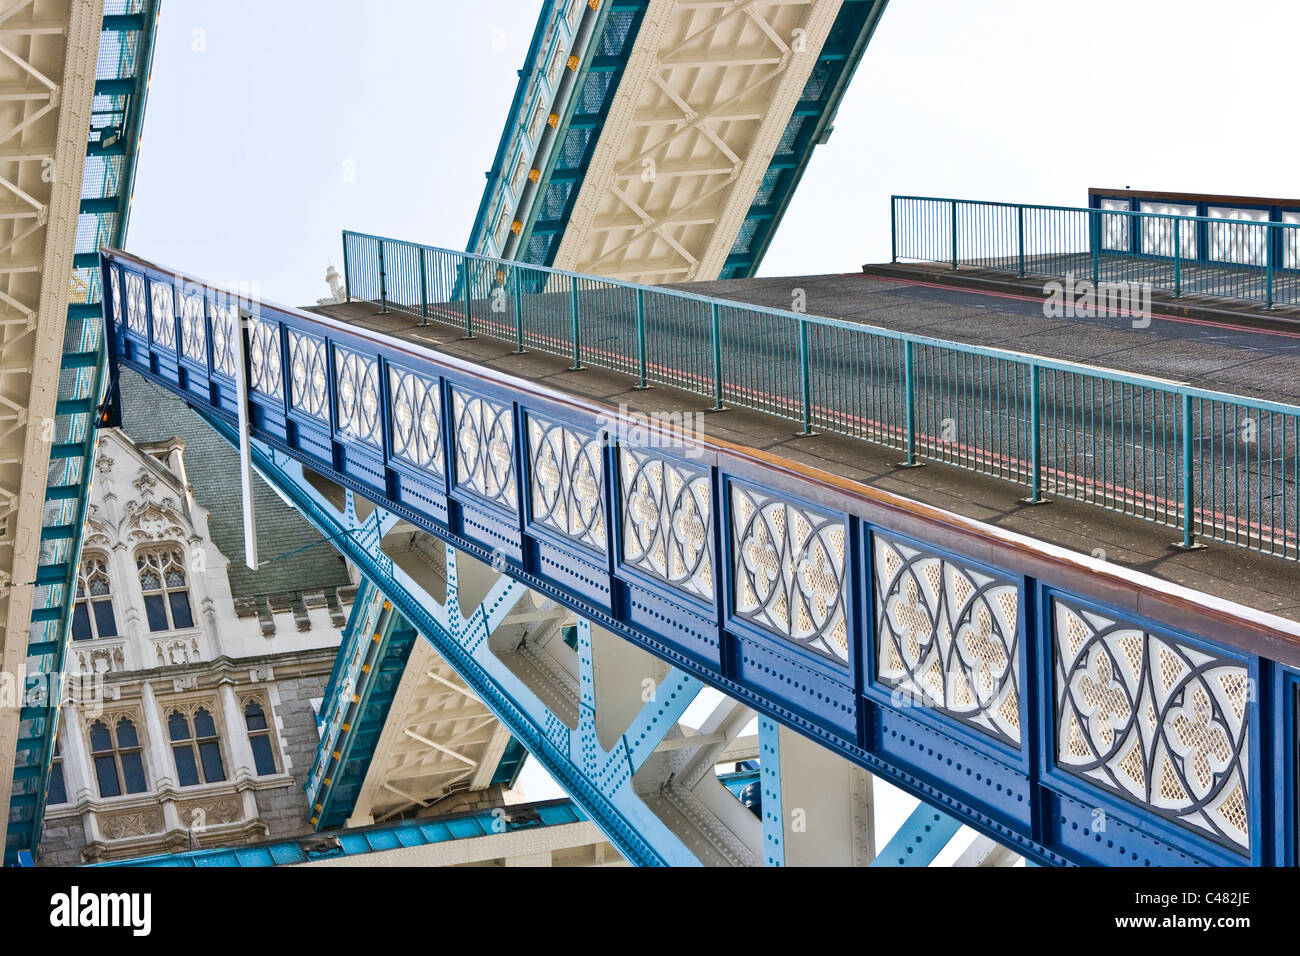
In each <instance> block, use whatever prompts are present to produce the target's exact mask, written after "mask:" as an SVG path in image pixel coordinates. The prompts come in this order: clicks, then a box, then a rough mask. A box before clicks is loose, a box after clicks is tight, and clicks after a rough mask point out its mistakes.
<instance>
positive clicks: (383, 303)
mask: <svg viewBox="0 0 1300 956" xmlns="http://www.w3.org/2000/svg"><path fill="white" fill-rule="evenodd" d="M375 241H376V242H377V243H379V311H380V312H387V311H388V290H387V287H386V286H385V284H384V280H385V276H384V240H382V239H376V240H375Z"/></svg>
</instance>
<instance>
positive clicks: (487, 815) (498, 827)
mask: <svg viewBox="0 0 1300 956" xmlns="http://www.w3.org/2000/svg"><path fill="white" fill-rule="evenodd" d="M502 810H504V811H505V812H504V813H502V812H501V811H502ZM585 819H587V817H586V816H585V815H584V814H583V812H582V811H581V810H580V809H579V808H578V807H576V806H574V804H573V803H572V802H570V801H568V800H551V801H547V802H545V803H532V804H524V805H519V806H512V807H503V808H499V809H498V810H485V811H479V812H472V813H457V814H449V815H447V816H442V817H437V818H434V819H428V820H406V821H403V822H402V823H396V824H389V825H387V826H375V827H361V828H356V829H351V830H338V831H334V832H329V833H321V834H319V835H316V836H310V837H305V838H302V839H298V840H275V841H272V842H268V843H251V844H248V845H247V846H239V847H226V848H222V849H214V850H191V851H189V852H188V853H158V854H155V855H153V856H144V857H139V858H137V859H134V860H120V861H115V862H112V863H96V864H94V865H95V866H97V867H123V866H144V867H181V868H185V869H190V868H195V867H211V866H229V867H267V866H293V865H295V864H299V863H315V862H317V861H320V860H329V859H334V858H337V857H349V856H364V855H366V854H370V853H382V852H384V851H385V850H399V849H403V848H406V847H417V846H430V845H432V844H436V843H448V842H451V841H454V840H468V839H473V838H474V837H484V836H492V835H493V834H497V833H515V832H518V831H520V830H534V829H538V828H541V827H554V826H563V825H565V824H569V823H581V822H582V821H583V820H585Z"/></svg>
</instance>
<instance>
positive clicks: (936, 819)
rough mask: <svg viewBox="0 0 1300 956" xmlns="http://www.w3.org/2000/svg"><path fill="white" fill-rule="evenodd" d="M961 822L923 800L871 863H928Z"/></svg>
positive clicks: (937, 853)
mask: <svg viewBox="0 0 1300 956" xmlns="http://www.w3.org/2000/svg"><path fill="white" fill-rule="evenodd" d="M960 827H961V823H960V822H959V821H958V820H956V819H954V818H953V817H950V816H948V814H946V813H944V812H943V811H942V810H936V809H935V808H934V807H932V806H930V805H929V804H927V803H925V802H924V801H922V803H921V804H920V805H919V806H918V807H917V808H916V809H915V810H913V811H912V813H911V815H910V816H908V818H907V819H906V820H904V821H903V825H902V826H900V827H899V828H898V832H897V833H895V834H894V836H893V837H892V838H891V839H890V841H889V842H888V843H886V844H885V846H884V849H882V850H881V851H880V853H879V855H878V856H877V857H876V859H875V862H874V863H872V864H871V865H872V866H885V867H892V866H929V865H930V864H931V863H932V862H933V861H934V858H935V857H936V856H938V855H939V852H940V851H941V850H942V849H943V848H944V847H945V846H947V845H948V841H949V840H951V839H952V838H953V835H954V834H955V833H956V832H957V830H958V829H960Z"/></svg>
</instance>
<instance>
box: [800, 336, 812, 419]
mask: <svg viewBox="0 0 1300 956" xmlns="http://www.w3.org/2000/svg"><path fill="white" fill-rule="evenodd" d="M799 381H800V385H801V386H802V388H801V390H802V392H803V431H801V432H800V433H799V434H800V435H811V434H813V430H812V373H811V370H810V368H809V363H808V320H807V319H800V320H799Z"/></svg>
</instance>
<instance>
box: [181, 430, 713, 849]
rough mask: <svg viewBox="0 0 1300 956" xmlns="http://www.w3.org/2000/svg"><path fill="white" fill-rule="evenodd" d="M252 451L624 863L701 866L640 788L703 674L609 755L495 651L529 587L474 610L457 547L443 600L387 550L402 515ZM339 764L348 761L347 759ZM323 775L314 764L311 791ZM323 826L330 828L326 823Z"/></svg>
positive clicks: (673, 686)
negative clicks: (364, 511) (360, 515)
mask: <svg viewBox="0 0 1300 956" xmlns="http://www.w3.org/2000/svg"><path fill="white" fill-rule="evenodd" d="M196 411H198V412H199V414H200V415H202V416H203V417H204V418H206V419H207V420H208V421H209V423H210V424H212V426H213V427H214V429H216V430H217V432H218V433H219V434H221V435H223V436H224V437H225V438H227V440H230V441H231V442H232V443H235V442H236V441H237V432H236V430H235V429H234V428H233V427H232V425H231V423H229V422H228V421H226V420H225V419H223V418H220V417H215V416H212V415H211V413H210V412H205V411H204V410H203V409H200V408H196ZM253 452H254V454H253V459H254V464H255V465H256V467H257V469H258V472H259V473H260V474H261V475H262V476H263V478H265V479H266V480H267V481H268V482H269V483H270V484H272V485H273V486H274V487H276V488H278V489H279V490H280V491H282V492H283V493H284V494H285V495H286V496H288V497H289V498H290V500H291V501H293V502H294V504H295V505H297V506H298V508H299V509H300V510H301V513H302V514H303V516H304V517H306V518H307V519H308V520H309V521H311V522H312V523H313V524H314V525H315V526H316V527H317V528H318V529H320V530H321V532H322V533H323V534H326V535H330V536H333V539H334V540H335V541H336V542H337V546H338V548H339V550H340V551H341V552H343V553H344V554H345V555H346V556H347V557H348V558H349V559H350V560H351V561H352V562H353V563H354V564H356V565H357V566H358V567H359V568H360V569H361V571H362V573H363V574H364V575H365V576H366V577H367V578H368V579H369V580H370V581H372V582H374V583H375V585H376V587H377V588H378V589H379V590H380V591H381V592H382V594H384V595H385V596H386V597H387V598H388V600H390V601H391V602H392V604H393V605H394V606H395V607H396V609H397V610H398V611H400V612H401V615H402V616H403V617H405V618H406V619H407V620H408V621H410V622H411V623H412V625H414V627H415V628H416V629H417V630H418V632H419V633H420V634H421V635H423V636H424V637H425V638H426V639H427V640H429V642H430V643H431V644H432V645H433V647H434V649H435V650H436V651H437V652H438V654H439V655H440V656H441V657H442V658H443V659H444V660H446V661H447V663H448V664H450V665H451V666H452V668H453V669H454V670H455V671H456V672H457V674H458V675H459V676H460V678H461V679H462V680H464V681H465V683H466V684H467V685H468V686H469V687H470V688H471V689H472V690H473V691H474V693H475V694H477V695H478V696H479V698H480V699H481V700H482V701H483V702H484V704H486V705H487V706H488V707H489V708H490V709H491V710H492V712H493V713H494V714H495V715H496V717H497V719H498V720H500V721H501V722H502V724H503V725H505V727H506V728H507V729H508V730H509V731H510V732H511V733H512V734H513V735H514V736H515V737H516V738H517V739H518V740H519V741H520V742H521V743H523V745H524V746H525V747H527V749H528V751H529V752H530V753H531V754H532V755H533V756H534V757H536V758H537V760H538V761H539V762H540V763H541V764H542V766H543V767H545V768H546V770H547V771H548V772H549V773H550V774H551V776H552V777H554V778H555V780H556V781H557V782H558V783H559V784H560V785H561V786H562V787H564V789H565V790H566V792H568V793H569V795H570V796H571V797H572V798H573V799H574V800H575V801H576V802H577V803H578V805H579V806H581V807H582V809H583V811H584V812H585V813H586V814H587V815H588V816H589V817H590V818H591V819H592V821H593V822H594V823H596V825H597V826H599V827H600V828H601V830H602V831H604V833H605V835H606V836H607V837H608V838H609V840H610V842H611V843H613V844H614V846H615V847H616V848H617V849H618V850H619V852H620V853H622V854H623V856H624V857H626V858H627V859H628V860H629V861H630V862H632V863H635V864H638V865H677V866H685V865H696V863H697V861H696V859H695V857H694V856H693V855H692V854H691V852H690V851H689V850H687V849H686V847H685V846H684V845H683V844H682V842H681V840H680V839H679V838H678V837H677V836H675V835H674V834H673V833H672V832H671V831H669V830H668V829H667V827H665V826H664V824H663V822H662V821H660V820H659V819H658V818H657V817H656V816H655V815H654V814H653V813H651V812H650V810H649V809H648V808H647V807H646V806H645V804H644V803H643V802H642V801H641V799H640V798H639V797H638V796H637V795H636V794H635V793H634V792H633V790H632V782H631V777H632V774H633V773H635V771H636V770H637V768H638V767H639V766H640V764H641V762H643V761H644V759H645V757H646V756H648V754H649V752H650V751H652V750H653V748H654V746H655V745H656V744H657V743H658V741H659V739H660V738H661V737H662V735H663V734H664V733H665V732H666V731H667V730H668V729H669V728H671V727H672V726H673V724H674V723H675V722H676V719H677V718H678V717H680V715H681V712H682V711H683V710H684V709H685V707H686V706H688V705H689V704H690V702H691V700H692V699H693V697H694V694H695V692H696V690H698V688H699V681H698V680H697V679H696V678H694V677H691V676H689V675H685V674H681V673H680V672H677V671H672V672H670V673H669V675H668V676H667V677H666V678H665V679H664V681H663V683H662V685H661V687H660V691H661V692H660V693H659V694H657V695H656V697H655V700H653V701H651V702H649V703H647V704H646V705H645V707H644V708H642V711H641V713H639V714H638V715H637V717H636V718H635V719H634V720H633V721H632V723H631V724H630V725H629V726H628V729H627V731H626V732H625V734H624V735H623V737H621V738H620V740H619V741H618V743H617V744H616V745H615V747H614V748H613V750H612V751H605V750H604V748H601V747H600V745H599V743H598V741H596V739H595V734H594V732H593V728H592V727H591V725H590V724H589V723H588V722H587V721H585V720H584V722H583V724H582V726H580V727H579V728H578V729H577V730H571V729H570V728H568V727H567V726H565V724H564V722H563V720H562V719H561V718H559V717H558V716H556V715H555V714H554V713H553V712H551V711H550V709H549V708H547V707H546V705H545V704H544V703H543V702H542V701H541V700H540V699H538V698H537V696H536V694H534V693H533V691H532V690H530V689H529V688H528V687H527V686H526V685H525V684H524V683H523V682H522V681H520V680H519V678H518V677H517V676H515V674H513V673H512V672H511V671H510V670H509V669H508V668H507V667H506V666H505V665H504V664H503V663H502V662H501V660H500V658H498V657H497V656H496V655H495V654H494V653H492V651H491V649H490V648H489V646H488V642H487V640H486V638H487V635H488V634H490V633H491V632H492V631H493V630H494V629H495V627H496V626H497V625H498V624H499V623H500V621H501V619H502V618H503V617H504V616H505V615H506V614H507V613H508V612H509V611H510V609H511V608H512V607H513V606H514V604H515V603H516V601H518V599H519V598H520V597H521V596H522V595H523V593H524V590H525V588H524V585H522V584H520V583H519V582H518V581H513V580H511V579H510V578H508V577H504V576H503V577H502V578H501V579H500V580H499V581H498V582H497V584H496V585H495V586H494V587H493V588H492V589H491V590H490V591H489V592H488V594H487V595H486V596H485V597H484V598H483V600H482V601H481V603H479V604H477V605H475V606H474V607H472V608H469V609H467V610H468V611H469V613H468V614H466V613H464V612H463V611H462V609H461V608H460V607H459V604H458V599H457V596H456V585H455V583H454V582H455V578H456V567H457V558H456V554H455V552H452V551H450V550H449V551H448V556H447V558H448V576H449V579H450V580H449V582H448V595H447V600H446V601H445V602H439V601H438V600H437V599H436V598H435V597H434V596H432V595H430V594H428V593H427V592H426V591H424V590H423V589H422V588H421V587H420V586H419V584H418V583H416V582H415V581H414V580H413V579H412V578H411V577H410V576H409V575H408V574H407V573H406V572H405V571H404V570H403V569H402V568H400V567H398V566H396V565H394V563H393V562H392V560H391V559H390V558H389V557H388V556H387V555H385V554H384V553H383V552H382V550H381V549H380V541H381V540H382V538H383V533H384V532H385V531H386V530H387V529H388V527H391V525H392V524H393V523H394V522H395V520H396V519H395V518H394V517H393V516H391V515H385V514H383V513H382V512H381V511H379V510H376V511H375V512H373V513H372V514H371V515H370V516H369V518H368V519H367V520H366V521H360V520H358V519H357V517H356V512H355V509H354V508H352V507H351V506H350V501H349V506H348V507H346V508H345V509H343V510H339V509H336V508H335V507H334V506H333V505H332V504H331V503H330V502H329V501H328V500H326V499H325V497H324V496H323V495H322V494H321V493H320V492H319V491H318V490H317V489H316V488H315V487H313V486H312V484H311V483H310V482H309V481H307V479H306V478H304V477H303V474H302V466H301V465H299V464H298V463H297V462H295V461H293V460H292V459H290V458H289V457H288V456H287V455H284V454H283V453H277V452H275V451H272V450H271V449H269V448H266V447H265V446H263V445H262V444H261V443H260V442H257V443H255V444H254V448H253ZM349 498H351V496H349ZM580 633H581V628H580ZM580 639H581V638H580ZM588 666H589V665H588ZM372 745H373V742H372ZM331 756H332V753H331V754H325V755H322V759H321V760H320V761H318V764H319V766H320V767H324V766H326V765H327V762H328V760H329V759H330V757H331ZM334 761H335V764H340V763H342V760H341V759H339V758H334ZM318 776H319V775H318V774H317V773H316V768H314V769H313V777H312V778H309V781H308V786H309V787H310V786H311V784H312V781H313V779H316V778H317V777H318ZM317 792H319V791H317ZM313 799H316V798H315V797H313ZM313 806H314V805H313ZM328 809H329V807H328V805H325V810H326V811H328ZM335 822H338V821H335ZM319 825H320V826H324V825H325V821H323V820H322V822H321V823H320V824H319Z"/></svg>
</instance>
